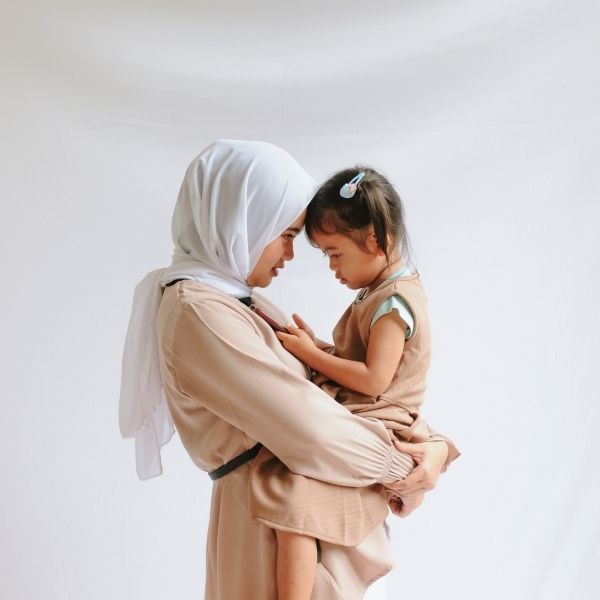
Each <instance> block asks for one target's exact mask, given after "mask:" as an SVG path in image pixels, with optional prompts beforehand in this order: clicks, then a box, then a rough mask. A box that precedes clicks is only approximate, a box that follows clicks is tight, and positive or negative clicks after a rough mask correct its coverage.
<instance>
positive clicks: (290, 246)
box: [283, 240, 294, 260]
mask: <svg viewBox="0 0 600 600" xmlns="http://www.w3.org/2000/svg"><path fill="white" fill-rule="evenodd" d="M283 258H284V259H285V260H292V258H294V240H290V241H289V242H288V243H287V244H286V245H285V252H284V254H283Z"/></svg>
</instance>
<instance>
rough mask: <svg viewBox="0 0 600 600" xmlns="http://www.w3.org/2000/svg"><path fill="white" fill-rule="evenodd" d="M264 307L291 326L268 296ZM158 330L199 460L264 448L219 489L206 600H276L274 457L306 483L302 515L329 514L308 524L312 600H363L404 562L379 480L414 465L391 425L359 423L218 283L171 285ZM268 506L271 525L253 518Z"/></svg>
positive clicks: (169, 392)
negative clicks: (394, 440) (268, 473)
mask: <svg viewBox="0 0 600 600" xmlns="http://www.w3.org/2000/svg"><path fill="white" fill-rule="evenodd" d="M253 301H254V302H255V303H256V304H257V305H259V306H261V307H262V308H263V309H264V310H266V311H267V312H269V313H270V314H272V315H273V316H275V317H276V318H281V319H283V315H281V314H280V312H279V311H278V310H277V309H276V307H274V306H273V305H271V304H270V303H269V302H268V301H267V300H266V299H264V298H262V297H260V296H258V295H254V296H253ZM157 332H158V338H159V352H160V366H161V374H162V379H163V383H164V386H165V392H166V396H167V400H168V404H169V410H170V413H171V415H172V417H173V420H174V422H175V426H176V428H177V431H178V433H179V435H180V437H181V440H182V442H183V444H184V446H185V448H186V450H187V452H188V453H189V455H190V457H191V458H192V460H193V461H194V463H195V464H196V465H197V466H198V467H199V468H200V469H202V470H204V471H212V470H213V469H215V468H217V467H219V466H221V465H223V464H224V463H226V462H227V461H229V460H231V459H232V458H234V457H235V456H237V455H239V454H240V453H242V452H243V451H244V450H247V449H249V448H251V447H252V446H254V445H255V444H256V442H257V441H259V442H262V444H263V445H264V449H263V450H261V453H260V454H259V456H258V457H257V458H256V459H254V461H250V462H249V463H246V464H244V465H242V466H241V467H239V468H238V469H236V470H235V471H233V472H232V473H230V474H228V475H226V476H225V477H222V478H221V479H218V480H217V481H215V483H214V485H213V492H212V507H211V515H210V524H209V530H208V540H207V549H206V556H207V564H206V595H205V599H206V600H238V599H241V598H256V599H260V600H275V599H276V598H277V589H276V570H275V567H276V553H277V547H276V536H275V532H274V530H273V526H275V527H278V526H279V525H277V524H273V525H271V524H269V519H268V516H269V515H268V504H266V505H265V500H266V501H267V502H269V501H271V500H272V499H269V498H266V499H265V498H263V497H261V494H262V493H263V492H264V486H263V485H262V483H261V481H262V479H261V477H260V473H256V470H257V468H260V467H261V466H263V467H264V465H265V464H267V463H269V461H272V463H273V464H275V463H277V464H280V463H278V461H277V460H276V459H274V455H276V456H277V457H278V458H279V459H280V460H281V462H282V463H283V465H285V467H287V468H289V469H290V470H291V471H293V472H294V473H298V474H300V475H303V476H305V477H304V478H303V479H304V481H305V482H306V484H305V486H304V487H303V492H302V493H303V494H304V496H303V495H302V494H301V495H299V496H295V497H294V506H295V508H294V511H297V509H298V506H302V504H303V503H304V504H307V505H308V504H311V505H314V503H315V502H317V503H319V506H320V509H319V510H318V511H316V514H318V515H319V517H318V518H319V519H321V521H320V523H319V522H316V523H315V522H311V523H310V527H307V528H306V531H307V532H310V533H311V535H315V536H316V537H319V538H320V539H321V540H323V541H322V542H321V557H320V562H319V564H318V568H317V577H316V581H315V587H314V591H313V596H312V597H313V599H314V600H334V599H335V600H342V599H343V600H353V599H358V598H362V596H363V594H364V591H365V589H366V586H367V585H368V583H369V582H371V581H373V580H375V579H377V578H378V577H380V576H381V575H383V574H385V573H386V572H387V571H389V570H390V569H391V568H392V566H393V561H392V557H391V554H390V550H389V546H388V540H387V537H386V532H385V526H384V518H385V515H386V514H387V505H386V503H385V501H384V494H383V488H382V486H381V485H379V483H380V482H383V481H395V480H397V479H400V478H402V477H404V476H405V475H406V473H407V472H408V470H410V468H411V467H412V464H411V462H410V461H408V460H407V459H406V455H402V454H400V453H398V452H396V451H395V450H393V449H392V447H391V446H390V442H389V439H390V438H389V435H388V431H387V430H386V427H385V426H384V425H383V424H382V423H381V422H378V421H375V420H370V419H365V418H362V417H359V416H355V415H353V414H352V413H351V412H349V411H348V410H347V409H346V408H344V407H343V406H341V405H340V404H338V403H337V402H336V401H335V400H334V399H332V398H331V397H330V396H328V395H327V394H326V393H325V392H323V391H322V390H320V389H319V388H318V387H316V386H315V385H314V384H312V383H311V382H310V381H309V380H308V379H307V377H308V376H309V373H308V371H307V370H306V368H305V367H304V365H302V364H301V363H300V362H299V361H298V360H297V359H296V358H295V357H293V356H292V355H291V354H289V353H288V352H287V351H286V350H285V349H284V348H283V347H282V345H281V343H280V342H279V340H278V339H277V338H276V336H275V335H274V333H273V331H272V330H271V329H270V327H269V326H268V325H267V324H266V322H264V321H263V320H262V319H261V318H260V317H258V316H257V315H256V314H255V313H254V312H252V311H251V310H250V309H249V308H247V307H246V306H245V305H243V304H242V303H241V302H239V301H238V300H237V299H235V298H233V297H231V296H228V295H227V294H224V293H221V292H219V291H217V290H215V289H213V288H211V287H208V286H205V285H202V284H198V283H195V282H193V281H181V282H178V283H176V284H175V285H173V286H171V287H168V288H166V289H165V292H164V295H163V299H162V302H161V305H160V309H159V313H158V318H157ZM323 482H326V483H323ZM313 484H314V486H315V487H314V488H313V487H312V486H313ZM315 492H317V493H316V494H315ZM265 506H266V508H265ZM261 507H262V510H263V511H265V510H266V511H267V513H266V517H267V518H263V519H262V520H260V519H257V518H255V516H253V514H252V513H253V512H254V511H255V510H259V509H261ZM263 517H265V515H263ZM320 527H322V529H323V535H320V531H319V528H320ZM298 529H299V530H300V531H302V530H303V527H302V526H300V527H298ZM331 532H334V534H335V535H333V536H331V535H329V534H330V533H331Z"/></svg>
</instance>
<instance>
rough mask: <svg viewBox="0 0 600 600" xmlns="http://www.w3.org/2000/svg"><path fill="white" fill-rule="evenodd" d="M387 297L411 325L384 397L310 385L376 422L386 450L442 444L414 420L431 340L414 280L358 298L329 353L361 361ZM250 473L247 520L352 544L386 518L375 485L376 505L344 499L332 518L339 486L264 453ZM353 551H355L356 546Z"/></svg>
mask: <svg viewBox="0 0 600 600" xmlns="http://www.w3.org/2000/svg"><path fill="white" fill-rule="evenodd" d="M394 295H399V296H401V297H402V298H403V299H404V300H405V301H406V302H407V304H408V305H409V306H410V308H411V311H412V314H413V316H414V326H413V331H412V335H411V336H410V338H409V339H408V340H406V341H405V343H404V349H403V352H402V356H401V359H400V361H399V364H398V367H397V369H396V372H395V373H394V376H393V378H392V380H391V382H390V385H389V386H388V388H387V389H386V390H385V392H384V393H383V394H381V395H380V396H377V397H371V396H367V395H364V394H361V393H360V392H355V391H352V390H349V389H347V388H344V387H342V386H339V385H338V384H336V383H335V382H333V381H330V380H327V378H326V377H324V376H322V375H317V376H316V377H315V378H314V381H315V383H317V384H318V385H320V386H321V388H322V389H324V390H325V391H327V393H328V394H329V395H330V396H331V397H333V398H335V399H336V401H337V402H339V403H340V404H341V405H343V406H345V407H346V408H347V409H348V410H350V411H351V412H352V413H354V414H356V415H360V416H361V417H366V418H372V419H378V420H379V421H380V422H381V423H382V424H384V425H385V427H386V429H387V433H388V436H389V438H388V439H389V441H390V444H391V441H392V440H393V439H399V440H403V441H410V442H423V441H430V440H435V439H440V440H444V439H445V438H443V437H441V436H439V435H437V434H436V433H435V432H433V431H432V430H430V428H429V427H428V425H427V423H426V422H425V421H424V420H423V418H422V417H421V416H420V408H421V405H422V403H423V399H424V395H425V387H426V376H427V370H428V368H429V362H430V355H431V341H430V332H429V319H428V315H427V300H426V297H425V292H424V290H423V287H422V285H421V281H420V278H419V276H418V275H410V276H408V277H401V278H396V279H392V280H386V281H384V282H383V283H382V284H381V285H380V286H379V287H377V288H376V289H375V290H373V291H372V292H370V293H369V294H360V295H359V296H358V298H357V300H356V301H355V302H354V303H353V304H352V305H351V306H349V307H348V309H347V310H346V311H345V313H344V314H343V315H342V317H341V319H340V321H339V322H338V324H337V325H336V327H335V329H334V331H333V340H334V343H335V346H334V347H332V348H331V352H332V353H333V354H335V355H336V356H340V357H341V358H344V359H347V360H356V361H360V362H366V357H367V348H368V345H369V336H370V332H371V322H372V318H373V315H374V313H375V312H376V310H377V308H378V307H379V306H380V305H381V304H382V303H383V302H384V301H385V300H386V299H387V298H389V297H391V296H394ZM445 441H448V440H445ZM448 445H449V456H448V462H450V461H452V460H454V459H455V458H456V457H457V456H458V451H457V450H456V448H455V447H454V445H453V444H452V443H451V442H449V444H448ZM348 460H353V458H351V457H349V458H348ZM252 473H253V474H256V477H253V478H252V480H251V485H252V492H253V493H252V496H251V498H250V500H251V504H250V511H251V514H252V515H253V516H254V517H256V518H257V519H260V520H261V521H263V522H264V523H268V524H269V525H271V526H273V527H278V528H281V529H286V530H289V531H295V532H298V533H303V534H306V535H311V536H313V537H316V538H319V539H321V540H327V541H330V542H335V543H337V544H342V545H350V546H357V545H359V544H360V542H361V541H362V540H363V539H364V537H365V535H366V533H367V532H368V531H369V528H372V527H373V525H374V523H373V521H372V520H371V517H372V516H374V515H377V516H378V517H379V519H380V520H383V519H384V518H385V516H386V514H387V510H388V509H387V502H386V498H385V495H384V494H383V488H382V486H379V491H380V495H379V497H378V498H376V499H374V498H369V500H373V501H374V502H376V504H375V505H373V503H372V502H369V503H368V504H366V503H365V504H363V505H362V506H361V505H360V504H359V503H354V504H352V503H350V502H348V501H347V500H346V502H345V503H344V510H343V511H340V514H338V515H332V514H331V513H332V510H337V509H338V504H337V503H336V502H335V501H333V499H334V498H335V496H336V494H337V493H339V488H337V487H335V488H334V489H331V487H330V486H329V485H328V484H325V483H323V482H321V481H317V480H315V479H310V478H307V477H304V476H302V475H300V474H297V473H293V472H292V471H290V470H289V469H288V468H286V467H285V465H283V464H281V463H280V462H279V461H278V460H277V459H276V458H274V457H272V456H267V455H266V454H265V453H261V454H260V455H259V456H258V457H257V458H256V459H255V460H254V461H253V465H252ZM377 504H378V505H379V506H377ZM332 507H334V508H332ZM355 552H360V549H359V548H356V549H355Z"/></svg>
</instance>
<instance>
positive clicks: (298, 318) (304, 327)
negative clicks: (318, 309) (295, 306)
mask: <svg viewBox="0 0 600 600" xmlns="http://www.w3.org/2000/svg"><path fill="white" fill-rule="evenodd" d="M292 318H293V319H294V321H295V322H296V325H298V328H299V329H302V331H306V333H308V335H309V336H310V339H311V340H312V341H313V343H314V344H316V343H317V338H316V336H315V332H314V331H313V330H312V329H311V328H310V327H309V326H308V323H306V321H305V320H304V319H303V318H302V317H301V316H300V315H297V314H296V313H294V314H293V315H292Z"/></svg>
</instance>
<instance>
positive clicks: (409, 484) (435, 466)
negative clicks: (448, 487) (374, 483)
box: [385, 441, 448, 496]
mask: <svg viewBox="0 0 600 600" xmlns="http://www.w3.org/2000/svg"><path fill="white" fill-rule="evenodd" d="M394 446H395V447H396V449H397V450H400V451H401V452H406V453H407V454H410V455H411V456H412V457H413V459H414V461H415V462H416V463H417V466H416V467H415V468H414V469H413V470H412V471H411V473H410V475H408V476H407V477H406V479H402V480H401V481H397V482H396V483H388V484H385V487H386V488H388V489H389V490H392V491H394V492H395V493H396V495H398V496H415V495H417V494H423V493H425V492H428V491H429V490H432V489H433V488H434V487H435V484H436V483H437V480H438V477H439V476H440V473H441V471H442V467H443V466H444V465H445V464H446V458H447V457H448V445H447V444H446V443H445V442H442V441H439V442H437V441H436V442H421V443H419V444H407V443H406V442H399V441H394Z"/></svg>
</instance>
